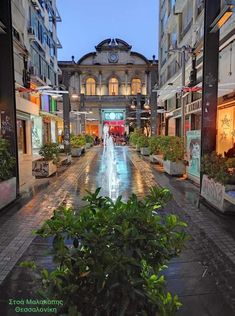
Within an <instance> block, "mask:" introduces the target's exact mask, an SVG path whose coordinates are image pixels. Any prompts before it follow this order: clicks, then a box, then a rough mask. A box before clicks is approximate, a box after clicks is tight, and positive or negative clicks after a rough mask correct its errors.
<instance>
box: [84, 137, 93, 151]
mask: <svg viewBox="0 0 235 316" xmlns="http://www.w3.org/2000/svg"><path fill="white" fill-rule="evenodd" d="M85 140H86V149H89V148H91V146H93V145H94V138H93V137H92V136H91V135H87V134H86V135H85Z"/></svg>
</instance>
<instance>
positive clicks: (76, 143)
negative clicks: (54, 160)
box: [70, 135, 86, 157]
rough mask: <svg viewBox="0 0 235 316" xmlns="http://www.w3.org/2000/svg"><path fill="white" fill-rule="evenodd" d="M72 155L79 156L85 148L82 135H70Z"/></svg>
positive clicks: (84, 140)
mask: <svg viewBox="0 0 235 316" xmlns="http://www.w3.org/2000/svg"><path fill="white" fill-rule="evenodd" d="M70 145H71V154H72V157H80V156H81V154H82V151H83V150H85V145H86V139H85V136H83V135H77V136H74V135H73V136H71V139H70Z"/></svg>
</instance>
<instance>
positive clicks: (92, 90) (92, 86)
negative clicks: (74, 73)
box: [86, 78, 96, 95]
mask: <svg viewBox="0 0 235 316" xmlns="http://www.w3.org/2000/svg"><path fill="white" fill-rule="evenodd" d="M86 95H96V82H95V79H94V78H88V79H87V80H86Z"/></svg>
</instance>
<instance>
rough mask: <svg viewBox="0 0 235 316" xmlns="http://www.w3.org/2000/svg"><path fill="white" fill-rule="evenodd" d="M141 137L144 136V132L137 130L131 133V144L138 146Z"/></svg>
mask: <svg viewBox="0 0 235 316" xmlns="http://www.w3.org/2000/svg"><path fill="white" fill-rule="evenodd" d="M141 135H142V132H141V130H139V129H136V130H135V131H134V132H132V133H130V138H129V142H130V144H132V145H134V146H136V145H137V142H138V139H139V137H140V136H141Z"/></svg>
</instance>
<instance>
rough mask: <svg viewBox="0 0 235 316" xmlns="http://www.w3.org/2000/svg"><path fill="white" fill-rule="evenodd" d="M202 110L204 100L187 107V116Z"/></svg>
mask: <svg viewBox="0 0 235 316" xmlns="http://www.w3.org/2000/svg"><path fill="white" fill-rule="evenodd" d="M201 108H202V100H197V101H195V102H192V103H189V104H187V105H186V106H185V114H190V113H194V112H197V111H199V110H201Z"/></svg>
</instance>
